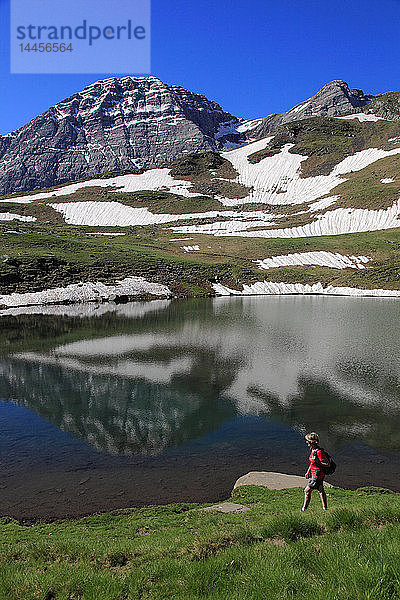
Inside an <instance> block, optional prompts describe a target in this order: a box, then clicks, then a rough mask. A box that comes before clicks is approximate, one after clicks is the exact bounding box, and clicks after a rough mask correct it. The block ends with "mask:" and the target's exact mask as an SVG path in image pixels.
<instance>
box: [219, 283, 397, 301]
mask: <svg viewBox="0 0 400 600" xmlns="http://www.w3.org/2000/svg"><path fill="white" fill-rule="evenodd" d="M212 287H213V288H214V291H215V293H216V295H217V296H257V295H263V296H264V295H267V296H268V295H280V294H302V295H304V294H318V295H320V294H322V295H324V296H372V297H388V298H400V290H383V289H374V290H364V289H361V288H352V287H335V286H332V285H328V286H327V287H324V286H323V285H322V283H315V284H314V285H308V284H303V283H283V282H282V283H276V282H274V281H257V282H256V283H253V284H252V285H243V290H242V291H238V290H233V289H231V288H229V287H227V286H225V285H222V284H220V283H213V284H212Z"/></svg>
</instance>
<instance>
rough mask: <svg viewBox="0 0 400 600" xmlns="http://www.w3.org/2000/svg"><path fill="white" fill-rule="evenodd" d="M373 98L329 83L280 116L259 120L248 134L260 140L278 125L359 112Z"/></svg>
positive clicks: (337, 82)
mask: <svg viewBox="0 0 400 600" xmlns="http://www.w3.org/2000/svg"><path fill="white" fill-rule="evenodd" d="M374 98H375V96H372V95H370V94H364V92H363V91H362V90H357V89H350V88H349V86H348V84H347V83H346V82H345V81H342V80H336V81H331V82H330V83H327V84H326V85H324V87H323V88H321V89H320V90H319V92H317V93H316V94H315V95H314V96H312V97H311V98H309V99H308V100H306V101H304V102H301V103H300V104H297V105H296V106H295V107H294V108H292V109H290V110H288V111H287V112H284V113H281V114H272V115H269V116H268V117H265V118H264V119H260V121H259V123H258V124H257V126H256V127H253V128H252V129H251V131H249V132H248V136H249V137H251V138H255V139H256V138H260V137H264V136H266V135H268V134H269V133H271V131H274V129H276V128H277V127H278V126H279V125H283V124H284V123H291V122H292V121H300V120H302V119H307V118H309V117H337V116H339V115H346V114H348V113H351V112H354V110H355V109H357V112H361V111H360V108H362V107H364V106H366V105H367V104H368V103H369V102H371V100H373V99H374Z"/></svg>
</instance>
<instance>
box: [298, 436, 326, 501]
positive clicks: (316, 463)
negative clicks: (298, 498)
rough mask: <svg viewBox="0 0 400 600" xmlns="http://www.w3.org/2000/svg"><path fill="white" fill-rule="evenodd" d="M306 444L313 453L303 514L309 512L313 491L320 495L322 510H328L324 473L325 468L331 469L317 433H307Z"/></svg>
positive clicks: (305, 490) (308, 472)
mask: <svg viewBox="0 0 400 600" xmlns="http://www.w3.org/2000/svg"><path fill="white" fill-rule="evenodd" d="M304 437H305V438H306V444H307V446H308V447H309V448H310V450H311V453H310V456H309V460H310V466H309V467H308V470H307V473H306V474H305V478H306V479H308V478H309V477H310V475H311V478H310V480H309V482H308V484H307V486H306V487H305V488H304V504H303V508H302V509H301V512H304V511H305V510H307V507H308V505H309V504H310V500H311V492H312V491H313V490H318V491H319V495H320V498H321V502H322V508H323V509H324V510H328V505H327V501H326V494H325V490H324V477H325V472H324V471H323V467H327V468H328V467H329V465H330V463H329V459H328V458H327V457H326V455H325V452H324V450H323V448H321V447H320V445H319V436H318V434H317V433H307V435H306V436H304Z"/></svg>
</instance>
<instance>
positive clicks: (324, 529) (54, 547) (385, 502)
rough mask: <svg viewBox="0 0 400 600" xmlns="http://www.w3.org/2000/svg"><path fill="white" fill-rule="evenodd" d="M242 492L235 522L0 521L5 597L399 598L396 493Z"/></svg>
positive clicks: (131, 518) (133, 513)
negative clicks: (306, 501) (325, 506)
mask: <svg viewBox="0 0 400 600" xmlns="http://www.w3.org/2000/svg"><path fill="white" fill-rule="evenodd" d="M302 495H303V494H302V490H301V488H297V489H292V490H281V491H270V490H266V489H264V488H258V487H255V486H246V487H243V488H239V490H237V491H236V492H235V493H234V497H233V500H234V501H235V502H240V503H243V504H245V505H246V506H248V507H250V508H251V510H250V511H249V512H247V513H243V514H238V515H229V514H221V513H216V512H204V511H202V510H200V507H199V506H196V505H193V504H185V505H183V504H173V505H169V506H159V507H157V506H155V507H148V508H143V509H131V510H124V511H121V512H117V513H109V514H103V515H94V516H91V517H87V518H84V519H80V520H76V521H60V522H54V523H49V524H44V523H43V524H37V525H34V526H24V525H20V524H18V523H17V522H15V521H12V520H11V519H7V518H3V519H2V520H1V523H0V530H1V536H2V545H1V549H0V569H1V573H2V577H1V579H0V597H1V598H2V600H15V599H16V598H18V600H43V599H45V598H46V599H47V600H50V599H53V600H67V599H69V600H72V599H75V600H77V599H79V600H122V599H125V600H127V599H133V598H135V599H136V598H143V599H144V598H146V599H151V598H154V599H159V600H166V599H167V598H174V599H181V600H191V599H193V600H198V599H199V598H205V599H207V598H210V599H211V598H212V599H213V600H219V599H221V600H227V599H228V598H229V599H236V600H242V599H243V600H244V599H248V598H252V599H260V600H261V599H265V598H268V599H275V598H277V599H278V598H279V599H280V600H285V599H289V598H297V599H306V598H307V599H308V598H310V597H312V598H314V599H316V600H339V599H341V600H343V599H346V600H354V599H357V598H359V599H360V600H361V599H363V600H364V599H370V600H376V599H378V598H379V599H380V600H389V599H392V600H393V599H395V598H398V597H399V595H400V560H399V559H400V556H399V554H400V552H399V547H400V495H398V494H394V493H390V492H388V491H386V492H385V490H379V489H377V488H361V489H359V490H356V491H354V492H350V491H345V490H341V489H339V488H332V489H331V490H329V493H328V502H329V510H328V512H323V511H322V509H321V507H320V500H319V497H318V495H316V496H313V498H312V503H311V505H310V508H309V510H308V512H307V513H305V514H303V513H300V512H299V508H300V506H301V504H302Z"/></svg>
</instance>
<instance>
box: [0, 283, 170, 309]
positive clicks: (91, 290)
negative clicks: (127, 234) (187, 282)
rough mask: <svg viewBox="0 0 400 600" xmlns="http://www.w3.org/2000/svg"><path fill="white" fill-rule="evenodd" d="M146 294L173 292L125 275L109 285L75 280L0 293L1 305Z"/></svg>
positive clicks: (95, 299)
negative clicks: (48, 286) (32, 290)
mask: <svg viewBox="0 0 400 600" xmlns="http://www.w3.org/2000/svg"><path fill="white" fill-rule="evenodd" d="M143 294H151V295H153V296H165V297H169V296H171V295H172V292H171V290H170V289H169V288H168V287H167V286H165V285H161V284H159V283H150V282H149V281H146V280H145V279H144V278H143V277H126V278H125V279H122V280H120V281H117V282H116V283H115V285H106V284H104V283H101V282H99V281H97V282H96V283H92V282H86V283H72V284H71V285H68V286H67V287H59V288H52V289H48V290H43V291H41V292H27V293H24V294H17V293H13V294H5V295H0V305H5V306H29V305H35V304H60V303H63V302H71V303H73V302H99V301H107V300H113V299H115V298H117V297H118V296H140V295H143Z"/></svg>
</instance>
